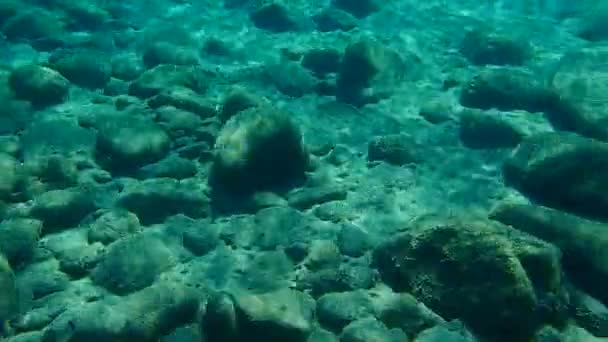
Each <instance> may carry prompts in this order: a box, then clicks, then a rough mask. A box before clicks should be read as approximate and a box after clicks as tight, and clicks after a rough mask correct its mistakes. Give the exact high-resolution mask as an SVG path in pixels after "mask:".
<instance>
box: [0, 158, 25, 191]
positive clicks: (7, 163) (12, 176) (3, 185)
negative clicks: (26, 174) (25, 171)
mask: <svg viewBox="0 0 608 342" xmlns="http://www.w3.org/2000/svg"><path fill="white" fill-rule="evenodd" d="M0 173H1V174H2V178H1V179H0V198H1V199H4V200H6V199H9V198H10V197H11V195H12V193H13V191H14V190H16V188H17V186H18V184H19V181H20V180H21V174H20V172H19V169H18V161H17V159H15V158H14V157H13V156H11V155H9V154H7V153H3V152H0Z"/></svg>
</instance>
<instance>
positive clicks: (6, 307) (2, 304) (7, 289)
mask: <svg viewBox="0 0 608 342" xmlns="http://www.w3.org/2000/svg"><path fill="white" fill-rule="evenodd" d="M17 310H18V295H17V288H16V286H15V275H14V273H13V270H12V268H11V266H10V265H9V263H8V261H7V260H6V259H5V258H4V256H3V255H2V254H0V324H2V328H4V323H5V322H6V320H8V319H11V318H14V315H15V314H16V313H17Z"/></svg>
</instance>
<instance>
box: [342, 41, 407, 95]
mask: <svg viewBox="0 0 608 342" xmlns="http://www.w3.org/2000/svg"><path fill="white" fill-rule="evenodd" d="M404 69H405V63H404V61H403V60H402V59H401V57H400V56H399V54H397V53H396V52H395V51H394V50H392V49H390V48H388V47H386V46H384V45H383V44H381V43H380V42H378V41H376V40H372V39H361V40H359V41H356V42H354V43H351V44H350V45H348V46H347V47H346V49H345V51H344V56H343V57H342V61H341V63H340V68H339V71H338V78H337V81H336V99H337V100H338V101H340V102H344V103H348V104H351V105H353V106H357V107H361V106H363V105H365V104H368V103H375V102H378V101H379V100H381V99H382V98H386V97H388V96H389V95H390V93H391V91H392V90H393V89H394V88H395V86H396V84H397V83H398V82H399V80H400V79H401V78H402V74H403V73H404Z"/></svg>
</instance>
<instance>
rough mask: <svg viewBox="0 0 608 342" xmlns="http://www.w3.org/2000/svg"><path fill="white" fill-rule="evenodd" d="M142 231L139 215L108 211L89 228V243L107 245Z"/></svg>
mask: <svg viewBox="0 0 608 342" xmlns="http://www.w3.org/2000/svg"><path fill="white" fill-rule="evenodd" d="M140 231H141V226H140V225H139V219H138V218H137V215H135V214H133V213H131V212H128V211H126V210H120V209H113V210H106V211H103V212H102V213H101V215H100V216H99V217H97V219H96V220H95V221H94V222H93V223H91V225H90V226H89V231H88V241H89V243H95V242H101V243H103V244H105V245H107V244H110V243H112V242H114V241H116V240H118V239H121V238H124V237H127V236H129V235H132V234H135V233H137V232H140Z"/></svg>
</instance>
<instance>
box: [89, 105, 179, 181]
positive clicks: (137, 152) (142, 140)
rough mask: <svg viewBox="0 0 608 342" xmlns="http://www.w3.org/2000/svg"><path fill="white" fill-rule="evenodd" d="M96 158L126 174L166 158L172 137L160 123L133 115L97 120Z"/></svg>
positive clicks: (112, 168)
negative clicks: (170, 137)
mask: <svg viewBox="0 0 608 342" xmlns="http://www.w3.org/2000/svg"><path fill="white" fill-rule="evenodd" d="M97 129H98V131H99V132H98V135H97V146H96V147H97V159H98V160H99V161H100V162H101V163H102V164H104V165H105V166H107V167H108V168H109V169H110V170H111V171H114V172H119V173H125V172H129V171H132V170H133V169H136V168H138V167H141V166H144V165H146V164H149V163H154V162H157V161H159V160H161V159H162V158H163V157H165V156H166V155H167V153H168V151H169V148H170V146H171V140H170V139H169V136H168V135H167V133H165V131H164V130H163V129H162V128H161V127H160V126H158V125H157V124H155V123H153V122H151V121H147V120H144V119H141V118H138V117H134V116H125V115H123V116H116V117H107V118H105V119H104V120H103V121H100V122H98V123H97Z"/></svg>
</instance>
